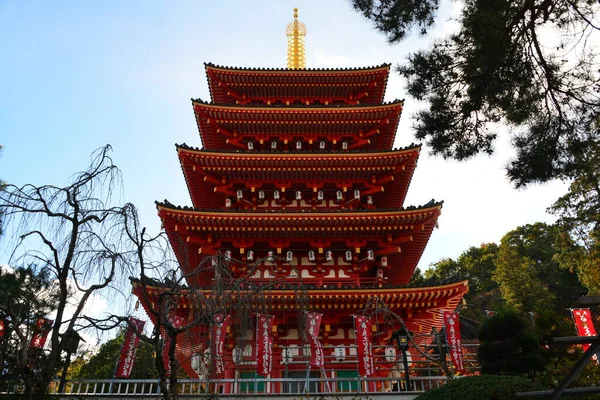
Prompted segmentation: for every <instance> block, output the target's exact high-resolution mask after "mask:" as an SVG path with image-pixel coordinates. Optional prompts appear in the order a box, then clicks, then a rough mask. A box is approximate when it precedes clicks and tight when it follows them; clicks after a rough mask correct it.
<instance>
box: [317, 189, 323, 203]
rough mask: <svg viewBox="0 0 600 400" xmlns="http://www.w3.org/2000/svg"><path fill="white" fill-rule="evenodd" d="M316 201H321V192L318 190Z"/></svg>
mask: <svg viewBox="0 0 600 400" xmlns="http://www.w3.org/2000/svg"><path fill="white" fill-rule="evenodd" d="M317 200H319V201H321V200H323V192H322V191H320V190H319V191H318V192H317Z"/></svg>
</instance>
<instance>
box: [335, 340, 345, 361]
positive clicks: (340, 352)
mask: <svg viewBox="0 0 600 400" xmlns="http://www.w3.org/2000/svg"><path fill="white" fill-rule="evenodd" d="M333 354H334V355H335V359H336V360H338V361H339V362H342V361H344V360H345V359H346V346H344V345H343V344H340V345H337V346H335V348H334V349H333Z"/></svg>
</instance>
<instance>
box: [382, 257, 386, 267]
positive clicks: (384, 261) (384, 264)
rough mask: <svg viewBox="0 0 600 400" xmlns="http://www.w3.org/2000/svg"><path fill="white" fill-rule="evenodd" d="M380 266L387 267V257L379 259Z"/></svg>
mask: <svg viewBox="0 0 600 400" xmlns="http://www.w3.org/2000/svg"><path fill="white" fill-rule="evenodd" d="M381 266H382V267H387V257H381Z"/></svg>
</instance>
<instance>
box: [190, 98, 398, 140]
mask: <svg viewBox="0 0 600 400" xmlns="http://www.w3.org/2000/svg"><path fill="white" fill-rule="evenodd" d="M403 104H404V102H403V101H395V102H392V103H387V104H380V105H374V106H352V107H339V106H318V107H315V106H295V107H294V106H288V107H277V106H265V107H239V106H223V105H216V104H208V103H204V102H202V101H199V100H192V105H193V107H194V113H195V115H196V122H197V124H198V130H199V131H200V138H201V139H202V143H203V145H204V147H205V148H206V149H208V150H224V149H244V150H246V149H250V148H254V149H257V150H258V149H261V146H263V147H264V148H265V149H268V148H271V147H269V146H270V142H275V146H276V148H277V149H284V150H287V149H286V146H293V148H297V147H296V146H297V145H298V142H300V147H301V148H302V150H308V151H313V150H315V149H318V148H319V147H318V146H319V144H320V142H323V143H324V149H325V150H336V149H338V148H339V149H340V150H341V149H342V148H344V147H345V148H346V149H348V150H352V149H360V150H367V151H368V150H389V149H391V147H392V145H393V143H394V138H395V136H396V130H397V128H398V122H399V120H400V114H401V112H402V106H403ZM249 143H252V144H251V145H250V144H249ZM343 143H346V145H343ZM311 146H314V147H311ZM336 146H337V147H336Z"/></svg>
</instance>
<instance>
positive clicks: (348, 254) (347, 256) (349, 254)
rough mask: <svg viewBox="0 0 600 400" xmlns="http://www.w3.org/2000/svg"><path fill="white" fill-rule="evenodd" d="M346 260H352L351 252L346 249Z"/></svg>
mask: <svg viewBox="0 0 600 400" xmlns="http://www.w3.org/2000/svg"><path fill="white" fill-rule="evenodd" d="M346 261H352V252H351V251H350V250H348V251H346Z"/></svg>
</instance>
